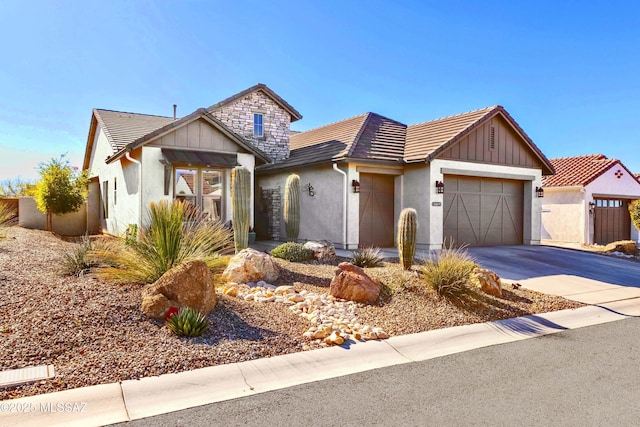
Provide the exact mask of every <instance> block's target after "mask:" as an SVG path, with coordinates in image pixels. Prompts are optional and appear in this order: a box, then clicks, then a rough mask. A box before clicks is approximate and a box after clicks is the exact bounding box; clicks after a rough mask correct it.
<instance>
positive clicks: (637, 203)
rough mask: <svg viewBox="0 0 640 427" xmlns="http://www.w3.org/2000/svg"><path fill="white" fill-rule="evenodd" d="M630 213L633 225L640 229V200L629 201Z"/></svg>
mask: <svg viewBox="0 0 640 427" xmlns="http://www.w3.org/2000/svg"><path fill="white" fill-rule="evenodd" d="M629 215H631V222H632V223H633V225H635V227H636V229H637V230H639V231H640V200H634V201H633V202H631V203H629Z"/></svg>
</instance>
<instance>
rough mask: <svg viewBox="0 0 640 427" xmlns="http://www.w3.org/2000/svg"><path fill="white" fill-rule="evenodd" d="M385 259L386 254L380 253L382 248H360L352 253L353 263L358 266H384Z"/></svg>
mask: <svg viewBox="0 0 640 427" xmlns="http://www.w3.org/2000/svg"><path fill="white" fill-rule="evenodd" d="M383 261H384V256H383V255H382V254H381V253H380V248H376V247H366V248H360V249H356V250H355V251H353V252H352V253H351V263H352V264H353V265H357V266H358V267H382V264H383Z"/></svg>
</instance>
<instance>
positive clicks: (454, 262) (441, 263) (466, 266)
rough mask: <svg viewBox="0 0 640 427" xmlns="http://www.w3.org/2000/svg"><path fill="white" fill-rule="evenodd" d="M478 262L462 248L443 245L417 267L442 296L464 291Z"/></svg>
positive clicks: (427, 281)
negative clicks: (437, 251)
mask: <svg viewBox="0 0 640 427" xmlns="http://www.w3.org/2000/svg"><path fill="white" fill-rule="evenodd" d="M477 267H478V264H476V262H475V261H474V260H473V258H471V256H470V255H469V254H468V253H467V251H466V250H465V249H464V248H454V247H446V245H445V247H443V248H442V250H441V251H440V252H439V253H437V254H435V255H431V256H430V257H429V259H427V260H425V262H424V264H423V265H421V266H420V267H419V269H420V272H421V273H422V276H423V279H424V280H425V282H426V283H427V285H428V286H430V287H431V288H432V289H433V290H435V291H436V292H437V293H439V294H440V295H443V296H457V295H461V294H464V293H466V292H467V291H468V290H469V288H468V287H467V284H468V283H469V282H470V280H471V276H472V274H473V271H474V270H475V269H476V268H477Z"/></svg>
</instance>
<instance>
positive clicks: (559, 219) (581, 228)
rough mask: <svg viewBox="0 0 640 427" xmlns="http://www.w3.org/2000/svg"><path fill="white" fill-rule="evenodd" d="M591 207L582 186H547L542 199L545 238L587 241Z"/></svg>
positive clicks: (543, 234)
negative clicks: (565, 187) (566, 187)
mask: <svg viewBox="0 0 640 427" xmlns="http://www.w3.org/2000/svg"><path fill="white" fill-rule="evenodd" d="M588 211H589V207H588V204H587V202H586V196H585V193H584V191H583V190H582V189H580V188H569V189H564V188H553V187H549V188H545V191H544V198H543V199H542V230H541V237H542V238H543V239H549V240H554V241H558V242H572V243H587V242H588V230H587V225H588V220H589V218H588V216H590V215H591V214H589V212H588Z"/></svg>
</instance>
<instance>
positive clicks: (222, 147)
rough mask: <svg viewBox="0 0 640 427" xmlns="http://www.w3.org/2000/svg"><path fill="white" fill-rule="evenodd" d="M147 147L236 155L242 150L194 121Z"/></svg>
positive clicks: (209, 128)
mask: <svg viewBox="0 0 640 427" xmlns="http://www.w3.org/2000/svg"><path fill="white" fill-rule="evenodd" d="M148 146H155V147H167V148H185V149H192V150H207V151H209V150H211V151H220V152H226V153H237V152H241V150H242V149H241V148H240V147H239V146H238V144H236V143H235V142H233V141H232V140H231V139H229V138H228V137H227V136H226V135H224V134H223V133H222V132H220V131H219V130H217V129H215V128H214V127H213V126H211V125H210V124H209V123H207V122H205V121H204V120H195V121H193V122H191V123H189V124H188V125H186V126H183V127H181V128H178V129H176V130H175V131H174V132H171V133H168V134H166V135H163V136H162V137H160V138H158V139H156V140H154V141H152V142H150V143H149V144H148Z"/></svg>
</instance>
